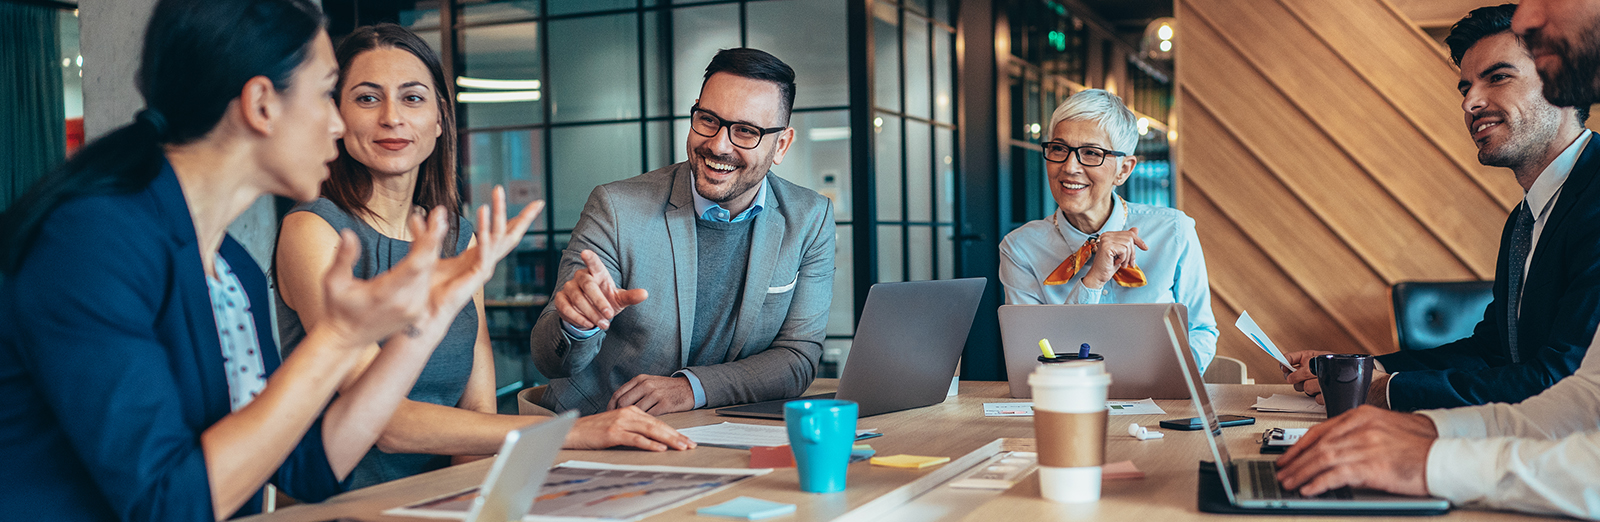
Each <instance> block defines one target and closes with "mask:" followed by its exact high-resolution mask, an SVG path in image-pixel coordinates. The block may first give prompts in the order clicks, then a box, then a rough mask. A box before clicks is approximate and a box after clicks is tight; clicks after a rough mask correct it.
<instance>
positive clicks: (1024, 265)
mask: <svg viewBox="0 0 1600 522" xmlns="http://www.w3.org/2000/svg"><path fill="white" fill-rule="evenodd" d="M1131 227H1139V238H1140V239H1143V240H1144V242H1145V244H1146V245H1148V246H1149V247H1150V250H1149V251H1143V250H1140V251H1138V252H1137V253H1136V254H1135V256H1134V259H1135V262H1137V263H1138V265H1139V268H1140V269H1142V270H1144V274H1145V278H1146V280H1147V281H1149V283H1148V284H1146V285H1144V286H1141V287H1138V288H1127V287H1123V286H1121V285H1118V284H1117V283H1116V281H1107V282H1106V284H1105V286H1103V287H1101V289H1099V290H1090V289H1089V288H1087V287H1085V286H1083V276H1085V275H1087V274H1088V273H1089V265H1088V264H1086V265H1085V266H1084V268H1083V269H1081V270H1079V271H1078V273H1077V274H1074V275H1073V276H1072V279H1071V280H1070V281H1068V282H1067V283H1065V284H1060V285H1051V286H1046V285H1045V284H1044V280H1045V279H1046V278H1048V277H1050V272H1052V271H1054V270H1055V269H1056V266H1058V265H1060V264H1061V262H1062V261H1065V260H1066V259H1067V256H1069V255H1072V253H1073V252H1077V251H1078V248H1079V247H1082V246H1083V243H1084V242H1085V241H1088V240H1089V235H1090V234H1086V233H1084V232H1082V231H1080V230H1078V229H1077V228H1074V227H1073V226H1072V225H1071V224H1070V223H1068V222H1067V220H1066V219H1065V218H1063V217H1061V215H1060V211H1059V210H1058V211H1057V212H1056V214H1055V215H1054V216H1052V217H1051V218H1047V219H1041V220H1037V221H1030V222H1028V224H1026V225H1023V226H1021V227H1019V228H1017V229H1016V230H1014V231H1012V232H1011V233H1010V234H1006V238H1005V240H1003V241H1001V242H1000V283H1001V284H1003V285H1005V290H1006V304H1108V303H1183V306H1184V307H1186V308H1188V309H1189V348H1190V349H1192V350H1194V354H1195V359H1196V360H1198V361H1199V362H1200V369H1201V371H1205V368H1206V367H1207V366H1209V365H1210V364H1211V359H1212V358H1214V357H1216V354H1217V320H1216V318H1215V317H1213V316H1212V315H1211V287H1210V286H1209V283H1208V281H1207V279H1206V259H1205V256H1204V255H1203V253H1202V252H1201V251H1200V238H1199V236H1197V235H1195V232H1194V219H1193V218H1190V217H1189V216H1188V215H1185V214H1184V213H1183V212H1182V211H1179V210H1177V209H1171V208H1164V207H1153V206H1150V205H1140V204H1137V203H1128V202H1126V201H1123V200H1122V198H1120V197H1116V198H1113V200H1112V203H1111V217H1110V218H1109V219H1107V220H1106V223H1105V225H1103V226H1101V227H1100V230H1097V231H1094V234H1100V233H1102V232H1110V231H1116V230H1127V229H1129V228H1131ZM1092 263H1093V261H1092V259H1091V262H1090V264H1092Z"/></svg>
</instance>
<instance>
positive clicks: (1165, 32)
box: [1156, 24, 1172, 40]
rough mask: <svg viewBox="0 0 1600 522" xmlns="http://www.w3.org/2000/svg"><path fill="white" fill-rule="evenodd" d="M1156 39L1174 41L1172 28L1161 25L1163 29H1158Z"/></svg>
mask: <svg viewBox="0 0 1600 522" xmlns="http://www.w3.org/2000/svg"><path fill="white" fill-rule="evenodd" d="M1156 37H1157V38H1160V39H1162V40H1171V39H1172V26H1170V25H1167V24H1161V28H1160V29H1156Z"/></svg>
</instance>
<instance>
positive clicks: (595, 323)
mask: <svg viewBox="0 0 1600 522" xmlns="http://www.w3.org/2000/svg"><path fill="white" fill-rule="evenodd" d="M582 256H583V263H584V265H585V266H584V268H581V269H578V270H577V271H576V272H573V274H572V279H569V280H567V283H566V284H564V285H561V290H559V291H557V292H556V296H555V299H553V302H554V304H555V307H556V311H557V312H559V313H560V314H561V320H563V321H566V322H567V324H570V325H572V326H575V327H578V328H579V329H583V330H588V329H591V328H595V327H599V328H600V329H602V330H605V329H610V328H611V318H613V317H616V316H617V314H619V313H622V310H623V309H624V308H627V307H629V306H633V305H636V304H639V303H643V302H644V300H645V299H649V298H650V292H648V291H645V290H644V289H634V290H623V289H621V288H617V284H616V282H614V281H612V280H611V270H608V269H606V265H605V263H602V262H601V261H600V256H599V255H596V254H595V253H594V251H592V250H584V251H583V254H582ZM636 380H637V379H636ZM624 388H626V386H624ZM691 405H692V404H691Z"/></svg>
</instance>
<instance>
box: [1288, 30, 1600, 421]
mask: <svg viewBox="0 0 1600 522" xmlns="http://www.w3.org/2000/svg"><path fill="white" fill-rule="evenodd" d="M1514 11H1515V6H1512V5H1506V6H1499V7H1492V8H1482V9H1478V10H1475V11H1473V13H1472V14H1470V15H1468V16H1467V17H1466V18H1464V19H1462V20H1461V21H1460V22H1458V23H1457V24H1456V25H1455V27H1453V28H1452V29H1451V32H1450V35H1449V37H1447V38H1446V39H1445V43H1446V44H1448V45H1449V46H1450V53H1451V57H1452V58H1454V60H1455V62H1456V65H1458V66H1459V67H1460V68H1461V80H1460V83H1459V84H1458V88H1459V90H1460V91H1461V94H1462V97H1463V99H1462V103H1461V109H1462V110H1463V111H1464V113H1465V114H1464V116H1465V123H1466V127H1467V132H1468V133H1470V135H1471V137H1472V140H1473V143H1475V144H1476V145H1477V146H1478V161H1479V162H1480V163H1482V164H1484V165H1490V166H1495V167H1506V168H1508V169H1511V173H1512V174H1514V175H1515V176H1516V179H1517V184H1518V185H1521V186H1522V190H1523V192H1524V197H1523V200H1522V202H1521V203H1520V204H1519V205H1517V207H1516V209H1514V210H1512V211H1511V215H1510V217H1509V218H1508V219H1507V220H1506V226H1505V231H1504V232H1503V233H1502V234H1501V238H1500V252H1499V262H1498V263H1497V264H1496V270H1495V283H1494V301H1493V302H1492V303H1490V304H1489V308H1488V310H1486V311H1485V312H1484V317H1483V321H1481V322H1479V323H1478V326H1477V327H1476V328H1475V329H1474V330H1473V332H1472V335H1471V336H1469V337H1467V338H1465V339H1461V340H1458V341H1455V342H1452V343H1450V344H1446V345H1444V346H1441V347H1438V348H1435V349H1432V350H1417V351H1403V352H1398V353H1392V354H1388V355H1382V356H1379V357H1378V358H1377V359H1378V363H1379V368H1380V370H1379V371H1378V372H1376V373H1375V374H1374V375H1373V381H1372V382H1373V383H1372V388H1371V391H1370V393H1369V395H1368V400H1367V403H1368V404H1374V405H1378V406H1385V407H1388V408H1391V409H1394V410H1398V411H1413V410H1420V409H1428V408H1450V407H1457V406H1469V405H1475V404H1485V403H1490V402H1507V403H1516V402H1521V401H1522V400H1523V399H1526V398H1528V397H1531V396H1533V395H1537V394H1538V393H1539V392H1541V391H1544V390H1545V389H1546V388H1549V387H1550V386H1551V385H1553V384H1555V383H1556V381H1559V380H1561V379H1562V378H1563V377H1566V376H1568V375H1571V374H1572V372H1573V371H1575V370H1577V368H1578V365H1579V363H1580V362H1581V361H1582V360H1583V356H1584V354H1585V353H1587V351H1588V347H1589V342H1590V340H1591V339H1593V338H1594V333H1595V325H1596V323H1597V322H1600V182H1597V181H1596V180H1595V178H1596V177H1597V176H1600V144H1590V143H1589V142H1590V135H1591V133H1590V132H1589V131H1588V130H1585V129H1584V128H1583V122H1584V120H1585V119H1587V117H1588V109H1587V108H1584V109H1578V108H1573V107H1557V106H1555V105H1552V104H1551V103H1550V102H1548V101H1546V100H1545V98H1544V96H1543V94H1542V93H1541V91H1542V85H1543V84H1542V83H1541V82H1540V80H1539V76H1538V75H1537V73H1536V71H1535V66H1534V59H1533V56H1532V55H1531V54H1529V51H1528V49H1527V47H1525V46H1524V45H1523V44H1522V42H1521V40H1519V39H1518V38H1517V36H1516V35H1515V34H1513V33H1512V32H1511V18H1512V14H1513V12H1514ZM1321 353H1326V352H1317V351H1304V352H1298V353H1293V354H1289V361H1290V362H1291V363H1293V364H1295V365H1296V367H1297V368H1298V369H1297V370H1295V371H1294V372H1293V373H1290V374H1288V376H1287V378H1288V380H1289V382H1290V383H1291V384H1294V385H1295V387H1296V388H1297V389H1303V390H1304V391H1305V392H1306V393H1307V394H1309V395H1312V396H1315V397H1317V399H1318V402H1321V399H1322V397H1321V395H1320V391H1321V390H1320V388H1319V386H1318V384H1317V380H1316V376H1314V375H1312V374H1311V371H1310V369H1309V368H1308V367H1307V365H1306V364H1304V362H1305V361H1306V360H1308V359H1309V358H1310V357H1313V356H1316V355H1319V354H1321Z"/></svg>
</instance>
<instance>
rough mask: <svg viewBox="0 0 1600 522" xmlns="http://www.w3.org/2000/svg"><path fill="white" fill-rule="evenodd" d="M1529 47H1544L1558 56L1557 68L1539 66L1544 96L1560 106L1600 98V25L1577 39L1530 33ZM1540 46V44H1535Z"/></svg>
mask: <svg viewBox="0 0 1600 522" xmlns="http://www.w3.org/2000/svg"><path fill="white" fill-rule="evenodd" d="M1528 46H1529V48H1530V49H1533V48H1542V49H1543V50H1545V51H1548V52H1549V53H1551V54H1553V55H1555V56H1556V57H1558V60H1557V63H1558V64H1559V65H1558V66H1557V68H1556V69H1555V70H1546V69H1540V70H1539V79H1540V80H1543V81H1544V97H1545V99H1546V100H1549V101H1550V103H1551V104H1552V105H1555V106H1557V107H1587V106H1589V105H1593V104H1595V103H1597V102H1600V25H1596V26H1594V27H1591V28H1589V30H1586V31H1583V32H1582V33H1581V34H1579V35H1578V36H1577V38H1576V40H1559V39H1555V38H1549V37H1546V36H1545V35H1544V34H1543V33H1538V32H1535V33H1531V34H1529V38H1528ZM1535 46H1538V47H1535Z"/></svg>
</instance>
